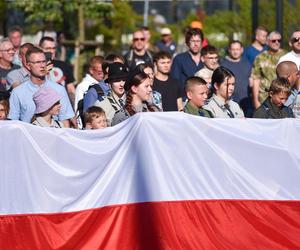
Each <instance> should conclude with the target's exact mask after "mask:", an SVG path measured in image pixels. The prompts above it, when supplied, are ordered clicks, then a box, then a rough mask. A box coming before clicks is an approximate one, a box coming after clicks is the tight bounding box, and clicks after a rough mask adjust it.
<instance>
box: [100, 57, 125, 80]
mask: <svg viewBox="0 0 300 250" xmlns="http://www.w3.org/2000/svg"><path fill="white" fill-rule="evenodd" d="M127 77H128V70H127V68H126V67H125V65H124V64H123V63H120V62H114V63H112V64H110V65H109V66H108V78H107V79H106V80H105V82H106V83H112V82H117V81H122V80H123V81H126V80H127Z"/></svg>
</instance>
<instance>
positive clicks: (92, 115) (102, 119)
mask: <svg viewBox="0 0 300 250" xmlns="http://www.w3.org/2000/svg"><path fill="white" fill-rule="evenodd" d="M84 120H85V129H101V128H106V127H107V118H106V115H105V112H104V110H103V109H102V108H100V107H97V106H92V107H89V108H88V109H87V110H86V112H85V113H84Z"/></svg>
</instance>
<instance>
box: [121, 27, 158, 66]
mask: <svg viewBox="0 0 300 250" xmlns="http://www.w3.org/2000/svg"><path fill="white" fill-rule="evenodd" d="M141 63H146V64H152V63H153V57H152V54H151V52H150V51H149V50H147V49H146V39H145V35H144V32H143V31H141V30H138V31H136V32H134V33H133V38H132V45H131V49H130V50H129V51H128V52H127V54H126V55H125V66H126V67H127V68H128V69H129V71H133V70H134V69H135V68H136V66H137V65H139V64H141Z"/></svg>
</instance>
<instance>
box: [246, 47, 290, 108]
mask: <svg viewBox="0 0 300 250" xmlns="http://www.w3.org/2000/svg"><path fill="white" fill-rule="evenodd" d="M284 54H285V51H284V50H280V51H278V52H277V53H276V54H271V53H270V52H269V51H268V50H267V51H264V52H263V53H261V54H260V55H258V56H257V57H256V58H255V61H254V64H253V67H252V72H251V78H252V79H260V85H259V93H258V100H259V102H260V103H263V102H264V100H265V99H266V98H267V97H268V91H269V88H270V85H271V82H272V80H274V79H275V78H276V66H277V62H278V60H279V58H280V57H281V56H282V55H284Z"/></svg>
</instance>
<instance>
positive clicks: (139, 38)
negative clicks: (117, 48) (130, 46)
mask: <svg viewBox="0 0 300 250" xmlns="http://www.w3.org/2000/svg"><path fill="white" fill-rule="evenodd" d="M133 41H135V42H136V41H145V38H144V37H136V38H133Z"/></svg>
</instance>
